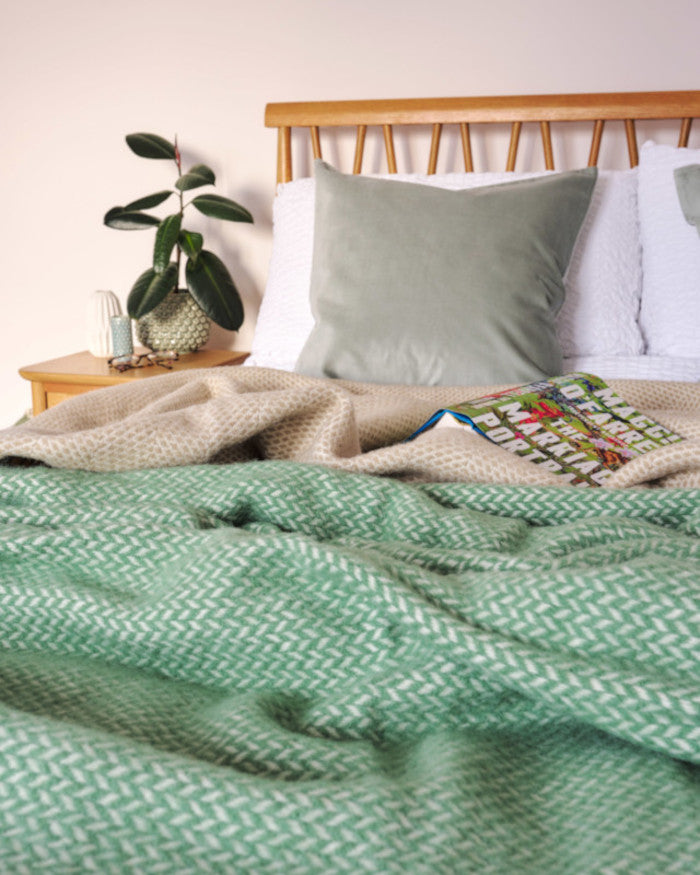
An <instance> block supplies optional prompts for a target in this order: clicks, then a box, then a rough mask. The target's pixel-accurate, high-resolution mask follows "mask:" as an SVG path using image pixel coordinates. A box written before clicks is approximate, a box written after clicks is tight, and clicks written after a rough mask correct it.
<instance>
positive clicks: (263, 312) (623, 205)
mask: <svg viewBox="0 0 700 875" xmlns="http://www.w3.org/2000/svg"><path fill="white" fill-rule="evenodd" d="M541 175H543V174H542V173H469V174H466V173H450V174H445V175H432V176H427V175H421V174H394V175H393V176H390V177H385V178H389V179H397V180H403V181H408V182H417V183H421V184H424V185H437V186H439V187H441V188H451V189H464V188H475V187H477V186H480V185H494V184H497V183H500V182H512V181H513V180H515V179H524V178H530V177H533V176H541ZM636 198H637V176H636V171H634V170H626V171H601V172H600V173H599V176H598V183H597V185H596V189H595V191H594V193H593V199H592V201H591V206H590V209H589V212H588V215H587V217H586V220H585V222H584V225H583V227H582V229H581V233H580V234H579V239H578V241H577V245H576V249H575V250H574V254H573V257H572V260H571V263H570V266H569V271H568V273H567V276H566V282H565V285H566V289H567V297H566V299H565V302H564V305H563V307H562V309H561V312H560V313H559V316H558V318H557V333H558V336H559V341H560V343H561V346H562V350H563V353H564V355H565V356H572V355H603V354H607V355H636V354H638V353H640V352H642V347H643V343H642V337H641V333H640V331H639V327H638V325H637V314H638V311H639V297H640V289H641V264H640V260H641V256H640V251H639V232H638V225H637V210H636ZM313 225H314V181H313V179H300V180H297V181H295V182H289V183H286V184H284V185H281V186H280V187H279V190H278V193H277V197H276V198H275V202H274V205H273V227H274V235H273V246H272V257H271V260H270V270H269V275H268V281H267V288H266V291H265V295H264V297H263V300H262V304H261V307H260V312H259V315H258V321H257V327H256V330H255V336H254V338H253V343H252V346H251V355H250V357H249V358H248V359H247V360H246V364H247V365H257V366H260V367H269V368H278V369H281V370H293V369H294V365H295V364H296V361H297V359H298V357H299V354H300V352H301V349H302V347H303V345H304V343H305V342H306V339H307V337H308V336H309V333H310V332H311V329H312V327H313V316H312V315H311V307H310V304H309V288H310V284H311V261H312V254H313Z"/></svg>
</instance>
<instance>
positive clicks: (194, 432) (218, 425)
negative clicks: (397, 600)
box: [0, 367, 700, 487]
mask: <svg viewBox="0 0 700 875" xmlns="http://www.w3.org/2000/svg"><path fill="white" fill-rule="evenodd" d="M609 382H610V385H611V386H612V387H613V388H614V389H615V390H616V391H617V392H618V393H619V394H620V395H621V396H622V397H623V398H625V400H627V401H628V402H629V404H631V405H632V406H633V407H636V408H637V409H638V410H640V411H642V412H643V413H644V414H646V415H648V416H651V417H653V418H654V419H657V420H658V421H659V422H661V423H662V424H664V425H666V426H668V427H669V428H671V429H672V430H673V431H676V432H678V433H680V434H682V435H684V436H685V437H686V438H687V439H688V440H686V441H684V442H682V443H680V444H674V445H670V446H668V447H664V448H662V449H659V450H655V451H653V452H651V453H648V454H646V455H644V456H641V457H639V458H637V459H634V460H632V461H630V462H629V463H628V464H627V465H625V466H624V467H623V468H622V469H620V470H619V471H617V472H616V473H615V474H614V475H613V476H612V477H610V478H608V480H607V481H606V486H609V487H623V486H633V485H641V484H654V485H661V486H680V487H700V385H698V384H690V383H670V382H645V381H636V380H611V381H609ZM497 388H506V387H503V386H501V387H494V386H473V387H468V388H464V387H462V388H445V387H413V386H410V387H409V386H379V385H373V384H358V383H347V382H340V381H331V380H317V379H311V378H307V377H301V376H298V375H296V374H289V373H284V372H281V371H272V370H266V369H263V368H253V367H250V368H246V367H228V368H217V369H214V370H194V371H187V372H178V373H173V374H167V375H164V376H162V377H159V378H158V379H157V380H155V379H153V380H139V381H138V382H134V383H133V384H130V385H122V386H115V387H111V388H107V389H103V390H100V391H96V392H90V393H88V394H86V395H82V396H78V397H77V398H75V399H72V400H70V401H66V402H64V403H62V404H60V405H58V406H57V407H55V408H53V409H51V410H49V411H47V412H46V413H43V414H41V415H40V416H38V417H35V418H34V419H32V420H30V421H29V422H27V423H25V424H24V425H21V426H19V427H15V428H10V429H6V430H4V431H2V432H0V456H19V457H24V458H31V459H36V460H39V461H42V462H45V463H46V464H48V465H51V466H54V467H61V468H81V469H86V470H91V471H117V470H128V469H135V468H152V467H160V466H172V465H186V464H193V463H204V462H228V461H244V460H250V459H287V460H293V461H298V462H314V463H318V464H323V465H327V466H330V467H333V468H338V469H343V470H347V471H355V472H365V473H369V474H380V475H389V476H394V477H399V478H402V479H405V480H424V481H446V480H455V481H464V482H470V481H471V482H493V483H519V484H542V485H544V484H551V485H562V484H561V482H560V481H559V480H558V478H557V477H556V476H555V475H553V474H550V473H548V472H546V471H542V470H540V469H539V468H538V466H536V465H535V464H533V463H531V462H528V461H527V460H525V459H521V458H519V457H517V456H514V455H511V454H510V453H508V452H506V451H504V450H502V449H500V448H499V447H498V446H496V445H495V444H492V443H490V442H489V441H487V440H484V438H482V437H479V436H478V435H474V434H472V433H470V432H469V431H468V430H466V429H464V430H463V429H440V430H437V431H430V432H427V433H426V434H424V435H422V436H421V437H419V438H418V439H416V440H415V441H412V442H410V443H403V441H404V439H405V438H406V437H408V435H410V434H411V433H412V432H413V431H414V430H415V429H416V428H418V427H419V426H420V425H421V424H422V422H423V421H424V420H425V419H427V417H428V416H430V415H431V414H432V413H433V412H434V411H435V410H437V409H439V408H440V407H444V406H447V405H451V404H456V403H459V402H461V401H465V400H468V399H469V398H475V397H478V396H480V395H483V394H486V393H487V392H490V391H494V390H495V389H497Z"/></svg>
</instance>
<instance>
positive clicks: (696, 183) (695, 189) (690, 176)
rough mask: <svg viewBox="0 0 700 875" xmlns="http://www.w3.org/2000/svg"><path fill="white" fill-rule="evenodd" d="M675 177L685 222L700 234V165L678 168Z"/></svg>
mask: <svg viewBox="0 0 700 875" xmlns="http://www.w3.org/2000/svg"><path fill="white" fill-rule="evenodd" d="M673 175H674V178H675V180H676V191H677V192H678V200H679V201H680V204H681V209H682V210H683V215H684V216H685V220H686V222H688V224H689V225H695V227H696V229H697V232H698V234H700V164H686V165H685V166H684V167H676V169H675V170H674V171H673Z"/></svg>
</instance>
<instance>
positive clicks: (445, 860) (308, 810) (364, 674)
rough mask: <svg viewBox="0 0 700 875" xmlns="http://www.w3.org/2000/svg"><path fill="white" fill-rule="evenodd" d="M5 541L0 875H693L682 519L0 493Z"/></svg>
mask: <svg viewBox="0 0 700 875" xmlns="http://www.w3.org/2000/svg"><path fill="white" fill-rule="evenodd" d="M0 521H1V523H2V528H1V530H0V531H1V534H2V543H1V546H0V550H1V553H0V556H1V558H0V690H1V691H2V695H1V698H0V871H2V872H8V873H13V875H14V873H35V872H47V873H52V875H55V873H58V875H62V873H82V872H96V873H139V875H140V873H168V875H172V873H196V872H216V873H251V875H257V873H267V872H277V873H285V875H286V873H292V875H296V873H336V872H350V873H361V872H372V873H394V872H397V873H399V872H400V873H423V872H425V873H471V872H474V873H498V875H505V873H507V875H510V873H516V875H517V873H567V875H570V873H594V872H595V873H620V875H621V873H635V875H637V873H653V875H658V873H662V872H663V873H667V872H677V873H693V872H697V871H698V867H699V866H700V862H699V861H700V653H699V649H700V537H699V536H700V496H699V495H698V493H697V492H695V491H691V490H654V489H648V490H641V491H634V490H632V491H627V492H605V491H603V490H595V491H594V490H588V491H586V490H584V491H579V490H553V489H546V488H534V487H495V486H483V485H476V486H472V485H454V484H440V485H407V484H401V483H397V482H393V481H389V480H382V479H377V478H370V477H366V476H361V475H351V474H343V473H339V472H334V471H331V470H328V469H326V468H318V467H313V466H303V465H297V464H291V463H284V462H279V463H276V462H261V463H249V464H241V465H231V466H201V467H182V468H169V469H163V470H146V471H135V472H126V473H118V474H87V473H84V472H76V471H56V470H48V469H44V468H32V469H16V468H4V469H0Z"/></svg>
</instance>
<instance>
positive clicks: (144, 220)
mask: <svg viewBox="0 0 700 875" xmlns="http://www.w3.org/2000/svg"><path fill="white" fill-rule="evenodd" d="M104 223H105V225H107V227H109V228H118V229H119V230H120V231H139V230H142V229H143V228H150V227H152V226H154V225H160V219H158V218H156V217H155V216H149V215H148V213H139V212H137V211H135V210H127V209H126V207H112V209H111V210H108V211H107V212H106V213H105V217H104Z"/></svg>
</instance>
